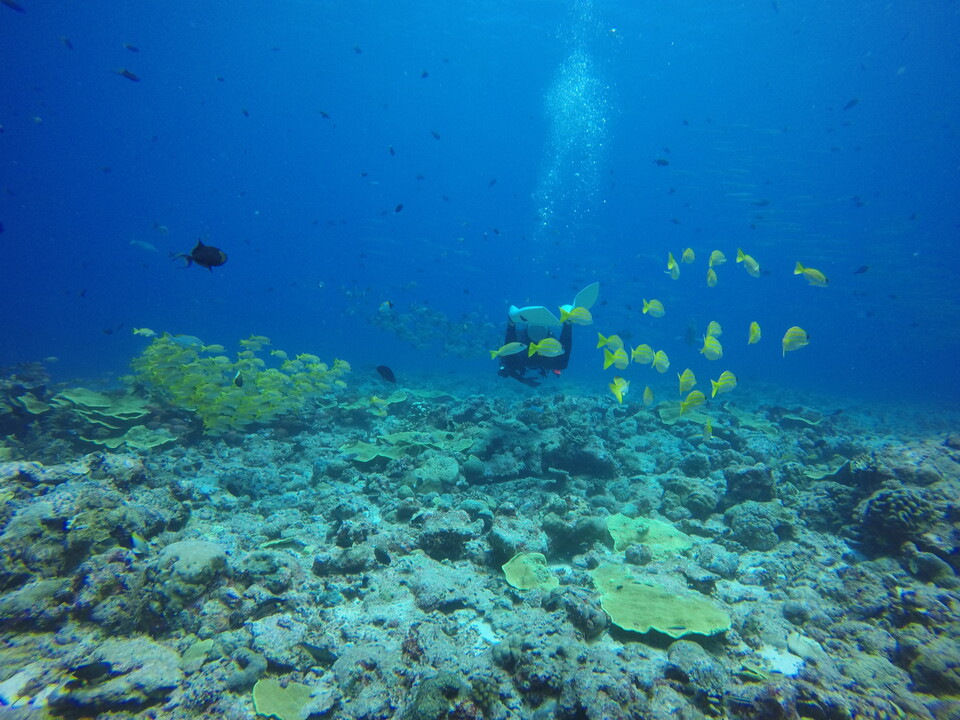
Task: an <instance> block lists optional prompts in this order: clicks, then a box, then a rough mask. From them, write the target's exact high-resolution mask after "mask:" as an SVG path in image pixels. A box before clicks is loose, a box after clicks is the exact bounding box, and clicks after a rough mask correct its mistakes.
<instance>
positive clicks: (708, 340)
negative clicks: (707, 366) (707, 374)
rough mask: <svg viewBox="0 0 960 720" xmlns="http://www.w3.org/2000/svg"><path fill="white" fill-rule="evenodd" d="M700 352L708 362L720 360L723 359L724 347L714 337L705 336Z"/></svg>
mask: <svg viewBox="0 0 960 720" xmlns="http://www.w3.org/2000/svg"><path fill="white" fill-rule="evenodd" d="M700 352H701V353H702V354H703V356H704V357H705V358H707V360H719V359H720V358H722V357H723V345H721V344H720V341H719V340H717V339H716V338H715V337H714V336H713V335H704V336H703V347H702V348H700Z"/></svg>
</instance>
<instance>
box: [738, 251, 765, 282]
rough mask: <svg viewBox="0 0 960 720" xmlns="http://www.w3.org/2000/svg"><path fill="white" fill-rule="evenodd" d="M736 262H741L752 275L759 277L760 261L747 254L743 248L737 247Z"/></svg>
mask: <svg viewBox="0 0 960 720" xmlns="http://www.w3.org/2000/svg"><path fill="white" fill-rule="evenodd" d="M737 262H738V263H743V267H744V268H746V270H747V272H748V273H750V274H751V275H753V276H754V277H760V263H758V262H757V261H756V260H754V259H753V258H752V257H750V256H749V255H747V254H746V253H745V252H744V251H743V250H741V249H740V248H737Z"/></svg>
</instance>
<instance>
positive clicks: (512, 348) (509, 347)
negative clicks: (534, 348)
mask: <svg viewBox="0 0 960 720" xmlns="http://www.w3.org/2000/svg"><path fill="white" fill-rule="evenodd" d="M526 349H527V344H526V343H522V342H508V343H507V344H506V345H501V346H500V348H499V349H498V350H491V351H490V359H491V360H492V359H493V358H496V357H506V356H507V355H516V354H517V353H518V352H523V351H524V350H526Z"/></svg>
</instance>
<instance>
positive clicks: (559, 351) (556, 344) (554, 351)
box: [527, 337, 563, 357]
mask: <svg viewBox="0 0 960 720" xmlns="http://www.w3.org/2000/svg"><path fill="white" fill-rule="evenodd" d="M534 353H536V354H537V355H543V356H544V357H557V356H558V355H563V345H561V344H560V341H559V340H557V339H556V338H552V337H545V338H544V339H543V340H541V341H540V342H538V343H534V342H532V343H530V346H529V347H528V348H527V357H530V356H531V355H533V354H534Z"/></svg>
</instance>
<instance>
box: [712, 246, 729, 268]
mask: <svg viewBox="0 0 960 720" xmlns="http://www.w3.org/2000/svg"><path fill="white" fill-rule="evenodd" d="M726 261H727V256H726V255H724V254H723V253H722V252H720V251H719V250H714V251H713V252H712V253H710V262H709V263H707V264H708V265H709V266H710V267H712V268H715V267H717V265H723V264H724V263H725V262H726Z"/></svg>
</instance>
